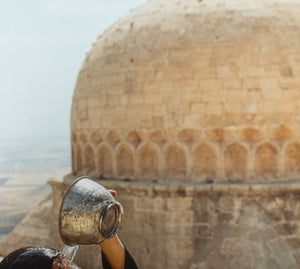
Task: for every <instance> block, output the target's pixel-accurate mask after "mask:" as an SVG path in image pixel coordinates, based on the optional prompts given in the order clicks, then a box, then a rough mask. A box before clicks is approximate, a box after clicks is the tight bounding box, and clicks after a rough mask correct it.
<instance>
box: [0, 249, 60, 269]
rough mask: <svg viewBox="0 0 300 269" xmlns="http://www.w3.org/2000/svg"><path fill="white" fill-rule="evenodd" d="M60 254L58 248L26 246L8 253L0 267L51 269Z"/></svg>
mask: <svg viewBox="0 0 300 269" xmlns="http://www.w3.org/2000/svg"><path fill="white" fill-rule="evenodd" d="M59 254H60V252H59V251H58V250H56V249H52V248H44V247H25V248H20V249H17V250H15V251H13V252H11V253H10V254H8V255H7V256H6V257H5V258H4V259H3V260H2V262H1V263H0V269H51V267H52V263H53V261H54V259H55V258H56V257H57V256H58V255H59Z"/></svg>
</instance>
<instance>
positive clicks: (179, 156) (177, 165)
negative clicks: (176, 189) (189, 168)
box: [165, 143, 186, 177]
mask: <svg viewBox="0 0 300 269" xmlns="http://www.w3.org/2000/svg"><path fill="white" fill-rule="evenodd" d="M165 158H166V162H165V163H166V167H165V172H166V175H167V176H168V177H170V176H175V177H184V176H185V175H186V156H185V152H184V150H183V149H182V148H181V147H180V146H179V145H177V144H175V143H174V144H170V145H168V146H167V148H166V150H165Z"/></svg>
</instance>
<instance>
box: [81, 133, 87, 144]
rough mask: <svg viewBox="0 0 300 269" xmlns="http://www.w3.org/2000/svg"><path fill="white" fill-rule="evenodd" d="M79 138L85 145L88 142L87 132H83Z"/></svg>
mask: <svg viewBox="0 0 300 269" xmlns="http://www.w3.org/2000/svg"><path fill="white" fill-rule="evenodd" d="M79 137H80V142H81V143H82V144H84V143H85V142H86V141H87V135H86V133H85V132H81V133H80V135H79Z"/></svg>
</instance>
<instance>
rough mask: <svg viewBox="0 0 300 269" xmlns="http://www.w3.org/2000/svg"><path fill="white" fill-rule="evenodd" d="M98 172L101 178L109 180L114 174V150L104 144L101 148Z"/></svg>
mask: <svg viewBox="0 0 300 269" xmlns="http://www.w3.org/2000/svg"><path fill="white" fill-rule="evenodd" d="M97 170H98V175H99V177H104V178H108V177H111V176H112V174H113V155H112V150H111V148H110V147H109V146H108V145H107V144H106V143H102V144H101V145H100V147H99V150H98V165H97Z"/></svg>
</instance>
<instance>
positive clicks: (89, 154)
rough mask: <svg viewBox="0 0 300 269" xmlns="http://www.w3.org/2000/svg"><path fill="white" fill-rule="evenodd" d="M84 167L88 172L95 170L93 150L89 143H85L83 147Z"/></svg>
mask: <svg viewBox="0 0 300 269" xmlns="http://www.w3.org/2000/svg"><path fill="white" fill-rule="evenodd" d="M84 169H85V170H86V171H88V172H90V171H95V169H96V165H95V152H94V149H93V148H92V146H91V145H89V144H88V145H86V146H85V148H84Z"/></svg>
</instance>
